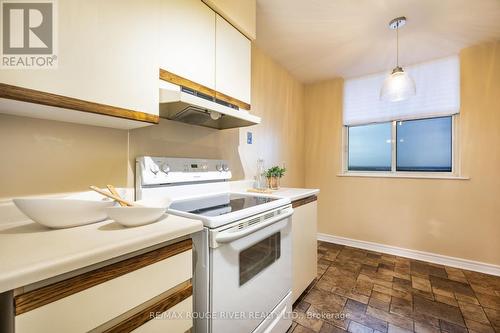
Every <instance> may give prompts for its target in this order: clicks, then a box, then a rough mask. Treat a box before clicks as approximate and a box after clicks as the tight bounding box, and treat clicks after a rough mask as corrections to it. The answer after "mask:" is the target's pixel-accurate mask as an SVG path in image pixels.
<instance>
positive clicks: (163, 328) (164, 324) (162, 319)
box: [133, 296, 193, 333]
mask: <svg viewBox="0 0 500 333" xmlns="http://www.w3.org/2000/svg"><path fill="white" fill-rule="evenodd" d="M192 311H193V297H192V296H191V297H189V298H186V299H185V300H184V301H182V302H180V303H178V304H176V305H175V306H173V307H171V308H170V309H169V310H168V311H165V312H164V313H163V314H162V315H161V316H159V317H158V318H155V319H152V320H150V321H148V322H146V323H145V324H144V325H142V326H141V327H138V328H136V329H135V330H133V332H134V333H165V332H168V333H184V332H186V331H187V330H189V329H190V328H191V327H192V326H193V321H192V320H191V319H190V318H189V317H187V316H186V315H187V314H188V313H191V312H192ZM175 315H178V316H182V317H181V318H178V319H169V318H172V317H173V316H175ZM174 318H175V317H174Z"/></svg>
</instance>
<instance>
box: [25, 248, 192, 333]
mask: <svg viewBox="0 0 500 333" xmlns="http://www.w3.org/2000/svg"><path fill="white" fill-rule="evenodd" d="M191 277H192V251H191V250H189V251H185V252H183V253H180V254H178V255H175V256H173V257H170V258H168V259H165V260H162V261H159V262H157V263H154V264H152V265H149V266H146V267H143V268H141V269H138V270H136V271H133V272H130V273H128V274H125V275H122V276H120V277H117V278H115V279H112V280H109V281H107V282H104V283H101V284H99V285H97V286H94V287H91V288H89V289H86V290H83V291H81V292H78V293H76V294H73V295H71V296H68V297H65V298H62V299H60V300H57V301H55V302H52V303H49V304H47V305H44V306H42V307H39V308H36V309H34V310H31V311H28V312H25V313H22V314H20V315H18V316H16V318H15V326H16V332H17V333H24V332H36V333H45V332H47V333H53V332H87V331H89V330H91V329H93V328H95V327H97V326H99V325H101V324H103V323H105V322H107V321H109V320H111V319H113V318H115V317H117V316H119V315H121V314H123V313H124V312H126V311H128V310H130V309H132V308H134V307H136V306H138V305H140V304H142V303H144V302H146V301H147V300H149V299H151V298H153V297H155V296H157V295H159V294H161V293H163V292H165V291H167V290H169V289H170V288H173V287H174V286H176V285H178V284H180V283H182V282H184V281H186V280H188V279H190V278H191Z"/></svg>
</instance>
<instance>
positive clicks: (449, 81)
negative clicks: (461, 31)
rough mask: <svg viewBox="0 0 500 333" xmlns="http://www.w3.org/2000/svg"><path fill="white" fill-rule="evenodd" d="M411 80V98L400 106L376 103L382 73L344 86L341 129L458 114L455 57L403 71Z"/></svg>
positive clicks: (354, 80)
mask: <svg viewBox="0 0 500 333" xmlns="http://www.w3.org/2000/svg"><path fill="white" fill-rule="evenodd" d="M405 71H408V73H409V74H410V76H411V77H412V78H413V80H415V86H416V90H417V93H416V95H415V96H413V97H410V98H409V99H407V100H404V101H400V102H389V101H382V100H380V88H381V87H382V83H383V81H384V79H385V77H386V76H387V75H388V74H387V73H386V72H384V73H379V74H373V75H368V76H363V77H359V78H353V79H348V80H346V81H345V82H344V125H360V124H368V123H377V122H385V121H392V120H409V119H420V118H430V117H440V116H449V115H453V114H456V113H459V112H460V63H459V59H458V56H452V57H447V58H442V59H438V60H434V61H430V62H426V63H421V64H417V65H414V66H408V67H406V68H405Z"/></svg>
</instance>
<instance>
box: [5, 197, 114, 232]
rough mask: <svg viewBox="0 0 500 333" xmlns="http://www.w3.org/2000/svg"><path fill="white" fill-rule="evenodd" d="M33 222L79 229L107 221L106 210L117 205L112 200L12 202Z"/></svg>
mask: <svg viewBox="0 0 500 333" xmlns="http://www.w3.org/2000/svg"><path fill="white" fill-rule="evenodd" d="M12 201H13V202H14V204H15V205H16V206H17V208H19V210H20V211H21V212H23V213H24V214H25V215H26V216H28V217H29V218H31V219H32V220H33V221H35V222H37V223H39V224H41V225H43V226H46V227H49V228H52V229H62V228H71V227H78V226H81V225H85V224H90V223H95V222H99V221H103V220H105V219H106V217H107V214H106V211H105V209H106V208H108V207H112V206H113V205H115V202H114V201H112V200H108V199H105V200H91V199H77V198H71V197H69V198H17V199H13V200H12Z"/></svg>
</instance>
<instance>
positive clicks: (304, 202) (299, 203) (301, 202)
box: [292, 195, 318, 208]
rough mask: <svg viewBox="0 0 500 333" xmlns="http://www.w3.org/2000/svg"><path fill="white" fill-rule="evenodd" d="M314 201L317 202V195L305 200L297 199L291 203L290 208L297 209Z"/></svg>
mask: <svg viewBox="0 0 500 333" xmlns="http://www.w3.org/2000/svg"><path fill="white" fill-rule="evenodd" d="M316 200H318V196H317V195H311V196H308V197H305V198H301V199H297V200H294V201H292V208H297V207H300V206H303V205H307V204H308V203H311V202H314V201H316Z"/></svg>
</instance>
